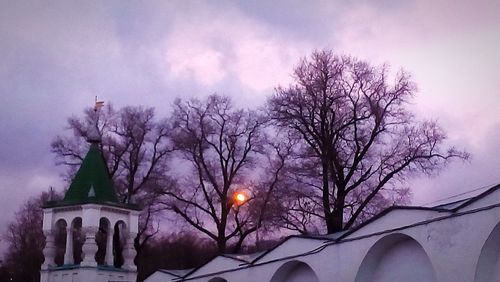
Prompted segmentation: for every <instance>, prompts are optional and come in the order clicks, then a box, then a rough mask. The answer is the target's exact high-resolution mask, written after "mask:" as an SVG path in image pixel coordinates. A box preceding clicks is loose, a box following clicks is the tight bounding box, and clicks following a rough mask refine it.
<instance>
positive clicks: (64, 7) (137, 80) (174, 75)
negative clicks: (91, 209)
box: [0, 0, 500, 233]
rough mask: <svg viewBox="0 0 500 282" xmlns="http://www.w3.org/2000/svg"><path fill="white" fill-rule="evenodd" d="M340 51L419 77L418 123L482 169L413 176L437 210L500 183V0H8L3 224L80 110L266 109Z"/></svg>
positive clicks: (2, 67) (1, 36) (3, 11)
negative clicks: (217, 104)
mask: <svg viewBox="0 0 500 282" xmlns="http://www.w3.org/2000/svg"><path fill="white" fill-rule="evenodd" d="M314 49H332V50H334V51H335V52H337V53H339V54H351V55H354V56H357V57H359V58H362V59H365V60H368V61H370V62H372V63H374V64H381V63H388V64H389V65H390V66H391V67H392V69H393V70H395V71H396V70H398V69H400V68H404V69H406V70H407V71H409V72H410V73H412V74H413V78H414V80H415V81H416V82H417V83H418V85H419V93H418V95H417V96H416V97H415V100H414V101H413V105H414V110H415V112H416V113H417V115H418V116H419V118H422V119H424V118H426V119H429V118H432V119H436V120H438V121H439V122H440V123H441V124H442V126H443V127H444V128H446V129H447V131H448V135H449V142H450V144H453V145H456V146H458V147H460V148H465V149H466V150H468V151H469V152H470V153H471V154H472V156H473V158H472V160H471V161H470V162H469V163H460V162H459V163H456V164H453V165H451V166H449V167H448V168H447V169H446V170H444V171H443V172H442V173H441V174H440V175H439V176H437V177H433V178H431V179H428V178H419V179H414V180H412V182H411V183H410V185H411V186H412V187H413V193H414V197H413V203H414V204H425V203H429V202H433V201H436V200H438V199H442V198H446V197H449V196H451V195H454V194H457V193H462V192H465V191H468V190H471V189H474V188H478V187H483V186H487V185H490V184H494V183H500V71H499V70H498V66H500V1H497V0H491V1H489V0H478V1H473V0H470V1H462V0H445V1H439V0H423V1H420V0H418V1H417V0H414V1H410V0H408V1H389V0H382V1H340V0H339V1H157V2H156V1H0V102H1V103H0V105H1V106H2V109H1V111H0V206H1V211H2V214H1V215H0V226H2V228H0V229H2V230H0V231H2V233H3V228H4V226H5V223H6V222H7V221H8V219H10V218H11V217H12V215H13V213H14V211H15V210H16V208H17V207H18V206H19V205H20V204H21V203H22V201H24V200H25V199H27V198H28V197H29V196H31V195H34V194H36V193H38V192H39V191H42V190H47V189H48V187H49V186H54V187H55V188H56V189H63V188H64V187H63V186H64V184H63V182H62V181H61V179H60V177H59V174H60V173H61V168H60V167H56V166H55V165H54V156H53V155H51V153H50V147H49V144H50V141H51V139H52V138H53V137H54V136H55V135H57V134H60V133H61V132H63V130H64V127H65V122H66V119H67V117H69V116H71V115H79V114H80V113H81V112H82V110H83V108H84V107H88V106H91V105H92V103H93V100H94V96H95V95H98V96H99V98H100V99H101V100H104V101H106V102H112V103H113V104H114V105H116V106H123V105H144V106H154V107H156V110H157V112H158V113H159V114H160V115H161V114H165V113H167V111H168V109H169V108H170V105H171V103H172V101H173V99H174V98H175V97H192V96H206V95H209V94H211V93H214V92H217V93H221V94H226V95H230V96H232V97H233V98H234V100H235V101H236V102H237V103H238V104H240V105H249V106H259V105H261V104H262V102H263V101H264V100H265V97H266V96H268V95H270V94H272V93H273V88H274V87H275V86H277V85H279V84H282V85H283V84H285V85H286V84H288V83H290V82H291V73H292V69H293V67H294V66H295V65H296V64H297V62H298V60H299V58H301V57H303V56H307V55H308V54H310V53H311V51H312V50H314Z"/></svg>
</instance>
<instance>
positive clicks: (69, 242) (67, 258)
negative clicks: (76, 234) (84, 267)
mask: <svg viewBox="0 0 500 282" xmlns="http://www.w3.org/2000/svg"><path fill="white" fill-rule="evenodd" d="M74 263H75V260H74V259H73V227H72V226H71V225H70V226H68V227H66V251H65V252H64V264H74Z"/></svg>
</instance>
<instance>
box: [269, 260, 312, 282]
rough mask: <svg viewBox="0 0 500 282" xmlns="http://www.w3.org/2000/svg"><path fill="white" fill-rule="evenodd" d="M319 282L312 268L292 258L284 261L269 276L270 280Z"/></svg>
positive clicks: (280, 281) (276, 281) (275, 281)
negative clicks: (271, 275)
mask: <svg viewBox="0 0 500 282" xmlns="http://www.w3.org/2000/svg"><path fill="white" fill-rule="evenodd" d="M300 281H308V282H319V279H318V276H316V273H315V272H314V270H313V269H312V268H311V267H310V266H309V265H308V264H307V263H305V262H302V261H298V260H294V261H289V262H287V263H284V264H283V265H282V266H280V268H278V270H276V272H275V273H274V275H273V277H272V278H271V282H300Z"/></svg>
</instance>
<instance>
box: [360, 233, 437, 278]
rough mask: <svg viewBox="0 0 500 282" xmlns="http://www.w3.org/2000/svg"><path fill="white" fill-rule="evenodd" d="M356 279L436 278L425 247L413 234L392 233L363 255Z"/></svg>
mask: <svg viewBox="0 0 500 282" xmlns="http://www.w3.org/2000/svg"><path fill="white" fill-rule="evenodd" d="M355 281H356V282H365V281H366V282H368V281H374V282H376V281H407V282H411V281H415V282H420V281H426V282H433V281H437V280H436V274H435V271H434V268H433V267H432V263H431V261H430V260H429V257H428V256H427V254H426V252H425V250H424V249H423V248H422V246H421V245H420V244H419V243H418V242H417V241H416V240H415V239H413V238H412V237H410V236H408V235H405V234H399V233H398V234H390V235H387V236H385V237H383V238H381V239H380V240H378V241H377V242H376V243H375V244H374V245H373V246H372V247H371V248H370V250H369V251H368V253H367V254H366V256H365V257H364V259H363V261H362V263H361V266H360V267H359V269H358V273H357V275H356V279H355Z"/></svg>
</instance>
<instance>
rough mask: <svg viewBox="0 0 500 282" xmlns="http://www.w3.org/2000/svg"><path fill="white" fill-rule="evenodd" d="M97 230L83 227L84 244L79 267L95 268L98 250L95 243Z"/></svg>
mask: <svg viewBox="0 0 500 282" xmlns="http://www.w3.org/2000/svg"><path fill="white" fill-rule="evenodd" d="M98 229H99V228H98V227H96V226H87V227H83V228H82V230H83V232H84V236H85V243H83V247H82V256H83V260H82V263H81V264H80V265H81V266H97V262H96V260H95V254H96V252H97V250H98V247H97V243H96V242H95V234H96V233H97V230H98Z"/></svg>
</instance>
